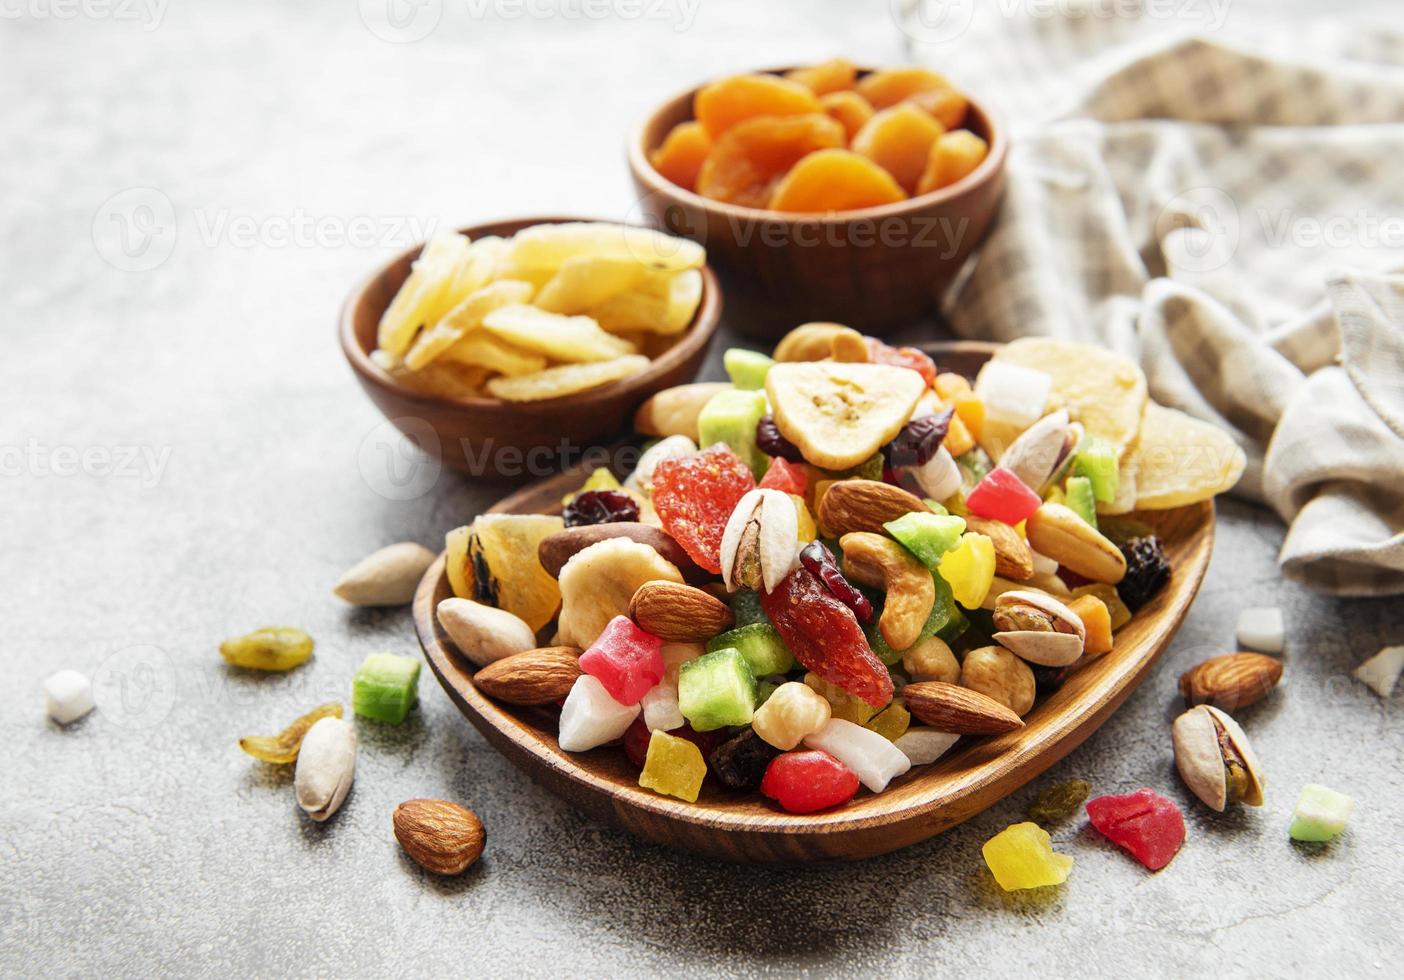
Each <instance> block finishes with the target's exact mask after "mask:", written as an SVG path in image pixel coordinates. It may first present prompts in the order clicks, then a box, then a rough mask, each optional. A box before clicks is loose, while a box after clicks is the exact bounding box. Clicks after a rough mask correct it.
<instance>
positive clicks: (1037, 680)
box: [1029, 664, 1072, 694]
mask: <svg viewBox="0 0 1404 980" xmlns="http://www.w3.org/2000/svg"><path fill="white" fill-rule="evenodd" d="M1029 669H1031V670H1032V671H1033V675H1034V687H1035V688H1037V690H1038V693H1039V694H1051V693H1052V692H1054V691H1056V690H1058V688H1060V687H1062V686H1063V681H1065V680H1067V679H1068V675H1069V674H1071V673H1072V668H1071V667H1070V666H1069V667H1046V666H1044V665H1043V664H1029Z"/></svg>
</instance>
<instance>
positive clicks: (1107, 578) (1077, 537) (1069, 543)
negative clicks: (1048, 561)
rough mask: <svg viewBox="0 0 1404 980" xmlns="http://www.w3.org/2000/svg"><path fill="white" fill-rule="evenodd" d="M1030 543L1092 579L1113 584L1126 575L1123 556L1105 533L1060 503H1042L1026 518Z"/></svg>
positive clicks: (1063, 564) (1043, 552)
mask: <svg viewBox="0 0 1404 980" xmlns="http://www.w3.org/2000/svg"><path fill="white" fill-rule="evenodd" d="M1026 531H1027V533H1028V535H1029V544H1030V545H1031V546H1032V547H1033V548H1034V550H1035V551H1038V552H1039V553H1040V554H1043V555H1047V556H1048V557H1049V558H1052V559H1053V560H1054V561H1056V562H1057V563H1058V564H1060V565H1062V566H1064V567H1065V568H1070V569H1072V570H1073V571H1074V572H1076V573H1077V574H1079V575H1081V576H1082V577H1083V578H1088V579H1091V580H1092V581H1094V582H1108V583H1110V584H1112V585H1115V584H1116V583H1117V582H1120V581H1121V580H1122V578H1124V577H1125V576H1126V556H1124V555H1123V554H1122V553H1121V549H1120V548H1118V547H1117V546H1116V545H1115V544H1113V543H1112V542H1111V541H1110V540H1109V539H1108V538H1107V537H1106V536H1105V535H1103V534H1102V533H1101V532H1100V531H1098V530H1097V529H1096V528H1095V527H1093V526H1092V525H1091V524H1088V523H1087V522H1086V521H1084V520H1083V519H1082V518H1081V517H1078V516H1077V514H1076V513H1074V512H1073V511H1072V510H1070V509H1069V508H1067V507H1064V506H1063V505H1062V504H1043V505H1042V506H1040V507H1039V508H1038V510H1036V511H1034V513H1033V515H1032V516H1031V517H1029V519H1028V524H1027V525H1026Z"/></svg>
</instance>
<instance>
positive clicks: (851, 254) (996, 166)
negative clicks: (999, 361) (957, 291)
mask: <svg viewBox="0 0 1404 980" xmlns="http://www.w3.org/2000/svg"><path fill="white" fill-rule="evenodd" d="M763 70H764V71H768V72H776V73H778V72H782V71H785V70H786V69H784V68H773V69H763ZM866 73H867V71H866V70H864V72H863V74H866ZM699 87H700V86H699ZM696 92H697V89H696V88H692V89H688V90H687V91H686V92H681V93H679V94H678V95H675V96H673V97H672V98H671V99H669V100H668V101H666V102H664V103H663V104H662V105H661V106H659V107H658V108H657V109H656V110H655V111H654V112H653V113H652V114H651V115H650V116H649V117H648V118H647V119H645V120H644V122H643V124H642V125H640V126H639V127H638V128H637V129H636V130H635V131H634V133H633V134H632V135H631V136H630V138H629V144H628V160H629V171H630V173H631V175H632V176H633V180H634V187H635V189H636V190H637V192H638V195H639V200H640V209H641V211H642V213H643V215H644V216H645V217H646V219H647V220H648V222H649V223H651V224H653V225H654V226H656V227H660V228H664V229H666V230H668V231H670V232H672V233H673V234H677V235H686V236H688V237H689V238H693V239H696V240H697V241H698V242H701V243H702V244H703V245H705V246H706V248H707V260H708V261H709V262H710V263H711V264H712V265H713V266H715V267H716V269H717V272H718V274H719V275H720V276H721V281H722V283H723V285H724V286H725V287H726V299H727V305H728V309H729V310H730V312H731V313H732V314H734V315H733V317H732V319H733V320H734V322H735V323H736V325H737V327H738V329H740V330H742V331H744V332H746V333H748V334H751V335H752V336H755V337H759V338H763V339H770V340H775V339H778V338H779V337H780V336H781V335H782V334H784V333H785V331H787V330H789V329H790V328H792V327H794V326H796V325H798V324H800V323H804V322H806V321H809V320H836V321H838V322H840V323H845V324H848V325H849V326H852V327H855V328H856V329H858V330H861V331H863V332H864V333H871V334H877V335H884V334H886V333H890V332H891V331H892V330H893V329H894V328H896V327H898V326H900V325H903V324H907V323H910V322H912V321H913V320H915V319H917V318H919V317H920V316H922V315H923V314H924V313H926V312H928V311H929V310H930V309H932V308H933V307H934V306H935V304H936V302H937V301H938V300H939V298H940V297H941V295H942V293H944V292H945V290H946V288H947V287H948V286H949V285H950V284H951V282H952V281H953V280H954V279H955V277H956V274H957V273H958V272H959V271H960V269H961V267H962V266H963V265H964V264H965V260H966V259H967V258H969V257H970V254H971V252H973V251H974V249H975V247H976V246H977V245H978V244H979V243H980V241H981V240H982V239H983V238H984V237H985V233H986V231H988V229H989V226H990V223H991V222H992V221H993V220H994V216H995V212H996V210H997V209H998V206H999V201H1000V197H1001V196H1002V195H1003V193H1004V166H1005V159H1006V157H1007V155H1008V151H1009V138H1008V136H1007V134H1006V132H1005V130H1004V127H1003V126H1002V125H1000V124H999V122H998V120H996V118H995V117H994V115H993V114H992V113H991V112H990V110H989V109H988V108H987V107H986V106H984V105H983V104H982V103H980V102H978V101H977V100H975V99H973V98H971V99H970V112H969V115H968V117H967V119H966V123H965V128H967V129H969V130H971V131H972V132H974V133H975V134H976V135H977V136H980V137H981V138H983V139H984V140H985V141H986V142H987V143H989V146H990V152H989V155H988V156H987V157H986V158H985V161H984V162H983V163H982V164H980V166H979V167H978V168H977V169H976V170H975V172H974V173H972V174H970V175H969V176H967V177H966V178H965V179H963V180H961V181H959V182H958V183H955V184H952V185H951V186H950V187H944V188H942V189H941V190H938V191H933V192H931V193H930V194H921V195H918V196H916V197H912V198H910V199H908V200H906V201H900V202H898V203H896V204H888V205H883V206H881V207H874V208H862V209H858V210H854V211H842V212H831V213H826V214H788V213H785V212H780V211H768V210H762V209H758V208H747V207H740V206H737V205H733V204H724V203H722V202H720V201H713V200H711V199H709V198H705V197H702V196H700V195H698V194H694V193H693V192H691V191H688V190H684V189H683V188H681V187H679V186H678V185H677V184H674V183H673V182H672V181H670V180H668V179H667V178H665V177H664V176H663V175H662V174H660V173H659V172H658V171H657V170H655V169H654V168H653V164H651V163H649V159H648V157H649V153H650V151H652V150H654V149H656V148H657V147H658V146H659V145H660V144H662V142H663V139H664V138H665V137H666V136H667V135H668V132H669V131H670V130H671V129H672V128H673V127H674V126H675V125H677V124H678V123H680V122H686V121H687V120H689V119H691V118H692V100H693V96H694V95H695V94H696ZM967 98H969V96H968V95H967Z"/></svg>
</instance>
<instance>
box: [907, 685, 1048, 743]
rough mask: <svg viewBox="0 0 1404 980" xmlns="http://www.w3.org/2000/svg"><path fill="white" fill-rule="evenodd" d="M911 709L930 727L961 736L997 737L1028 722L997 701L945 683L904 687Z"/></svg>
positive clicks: (977, 692) (908, 706) (909, 709)
mask: <svg viewBox="0 0 1404 980" xmlns="http://www.w3.org/2000/svg"><path fill="white" fill-rule="evenodd" d="M902 699H903V701H905V702H906V705H907V710H908V711H910V712H911V713H912V714H914V715H916V716H917V717H918V718H920V719H921V720H922V722H924V723H925V724H927V725H930V726H931V727H932V728H935V729H936V730H937V731H942V732H955V733H957V734H960V735H995V734H999V733H1000V732H1012V731H1014V729H1016V728H1023V727H1024V723H1023V721H1022V720H1020V718H1019V716H1018V715H1016V714H1015V713H1014V712H1013V711H1011V710H1010V709H1009V708H1007V707H1005V706H1004V705H1002V704H1000V703H999V702H998V701H996V700H995V699H994V698H992V697H989V696H988V695H985V694H981V693H980V692H979V691H972V690H970V688H968V687H960V686H959V685H956V684H947V683H945V682H944V681H918V682H917V683H915V684H908V685H907V686H906V687H904V688H902Z"/></svg>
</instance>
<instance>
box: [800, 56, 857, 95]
mask: <svg viewBox="0 0 1404 980" xmlns="http://www.w3.org/2000/svg"><path fill="white" fill-rule="evenodd" d="M857 75H858V69H857V68H855V67H853V62H851V61H849V60H848V59H847V58H830V59H829V60H828V61H825V62H821V63H820V64H817V65H810V66H809V67H808V68H793V69H791V70H790V71H787V72H785V77H786V78H788V79H789V80H790V81H792V82H799V83H800V84H801V85H803V86H804V87H805V88H807V89H809V90H810V91H811V92H813V93H814V94H815V95H827V94H828V93H830V92H842V91H843V90H845V89H850V88H852V87H853V80H854V78H856V77H857Z"/></svg>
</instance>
